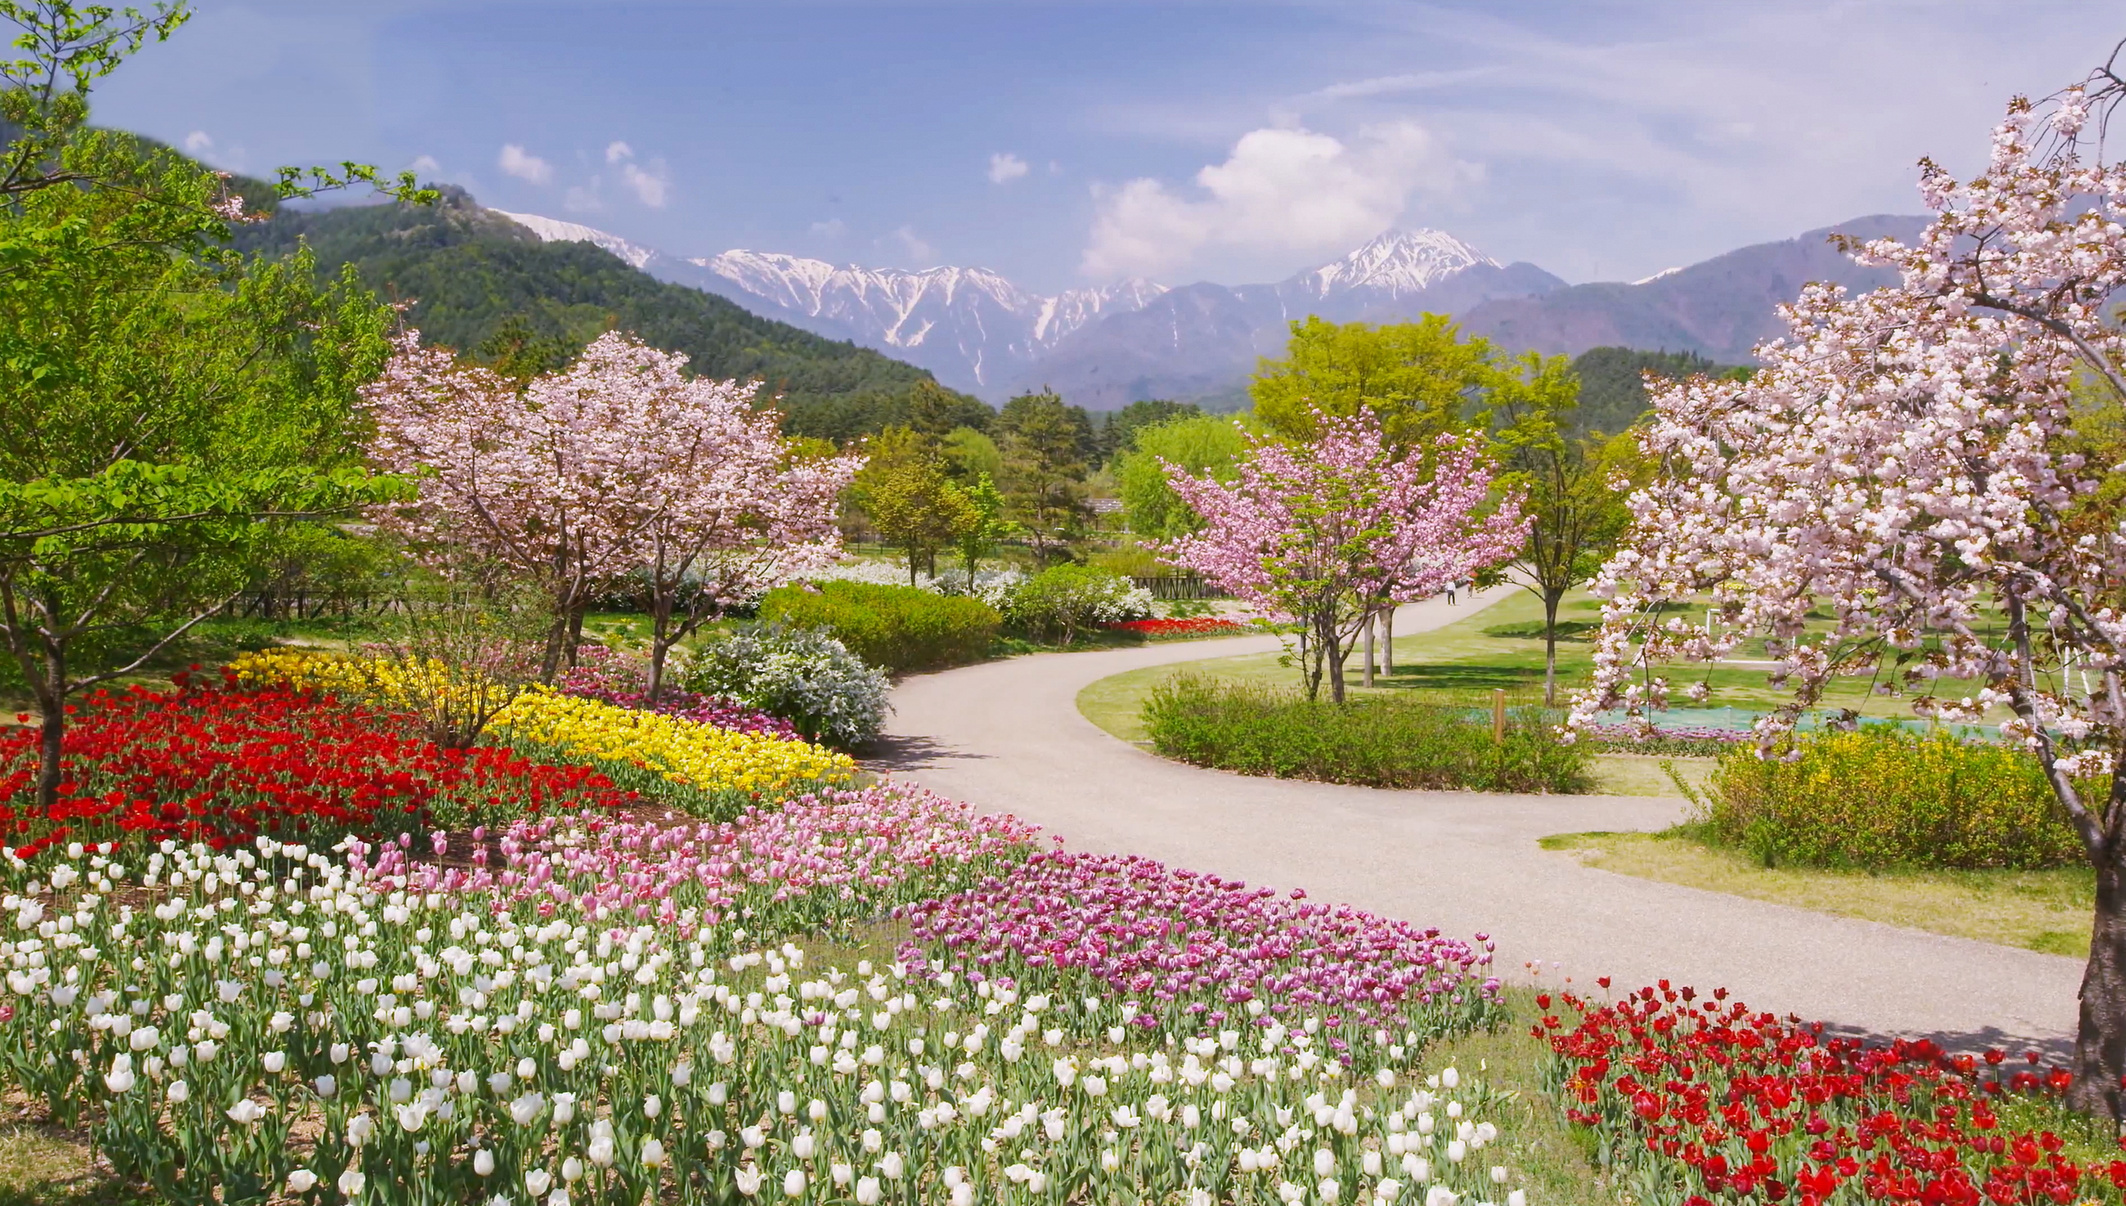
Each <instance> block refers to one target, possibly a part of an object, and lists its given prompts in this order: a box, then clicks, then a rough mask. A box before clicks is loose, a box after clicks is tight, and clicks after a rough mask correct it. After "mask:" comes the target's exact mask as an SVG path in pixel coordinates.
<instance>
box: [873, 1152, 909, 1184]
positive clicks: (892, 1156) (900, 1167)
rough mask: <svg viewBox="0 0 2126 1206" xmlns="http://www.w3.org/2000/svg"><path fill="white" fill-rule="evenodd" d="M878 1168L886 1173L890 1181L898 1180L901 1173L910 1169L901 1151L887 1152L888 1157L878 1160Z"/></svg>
mask: <svg viewBox="0 0 2126 1206" xmlns="http://www.w3.org/2000/svg"><path fill="white" fill-rule="evenodd" d="M878 1170H879V1171H880V1172H882V1173H884V1174H885V1175H886V1179H887V1180H888V1181H898V1180H900V1179H901V1174H902V1173H904V1172H906V1171H908V1169H907V1165H906V1164H905V1163H903V1162H902V1160H901V1154H900V1153H899V1152H887V1153H886V1158H885V1159H883V1160H880V1161H879V1162H878Z"/></svg>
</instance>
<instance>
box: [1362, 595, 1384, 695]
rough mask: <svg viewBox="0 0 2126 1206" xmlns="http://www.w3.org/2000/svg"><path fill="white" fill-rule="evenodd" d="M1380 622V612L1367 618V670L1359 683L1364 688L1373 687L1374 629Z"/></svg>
mask: <svg viewBox="0 0 2126 1206" xmlns="http://www.w3.org/2000/svg"><path fill="white" fill-rule="evenodd" d="M1379 622H1380V613H1379V612H1375V613H1373V614H1371V615H1369V616H1367V617H1366V623H1365V632H1366V668H1365V672H1364V673H1363V674H1362V675H1361V676H1360V678H1359V682H1360V684H1361V685H1363V686H1367V687H1370V686H1372V685H1373V628H1374V626H1375V625H1376V624H1378V623H1379Z"/></svg>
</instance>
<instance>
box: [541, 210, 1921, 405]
mask: <svg viewBox="0 0 2126 1206" xmlns="http://www.w3.org/2000/svg"><path fill="white" fill-rule="evenodd" d="M504 216H506V217H509V218H510V219H512V220H514V221H515V222H517V223H519V224H520V225H522V226H524V227H525V228H527V229H529V230H530V231H532V232H533V233H535V234H537V235H538V236H539V237H540V238H541V239H544V240H549V241H575V242H588V243H594V244H596V245H598V246H600V247H603V248H605V249H606V250H608V251H610V252H612V253H613V254H614V255H616V256H618V257H620V258H621V259H622V260H625V261H626V262H627V263H629V264H630V265H632V266H634V267H636V268H639V269H641V270H642V271H644V272H647V273H649V274H651V275H652V276H656V277H658V278H660V279H663V280H666V281H670V282H673V283H676V284H684V285H690V286H692V287H694V288H697V289H702V290H705V291H707V292H711V293H716V294H719V295H721V296H723V297H725V298H728V299H730V300H732V301H735V302H737V303H738V304H739V305H742V306H744V307H746V308H747V309H749V310H752V311H754V312H755V313H758V314H761V315H763V316H765V317H769V318H774V319H777V320H780V321H782V322H786V323H789V324H791V325H793V326H797V327H801V328H803V329H805V330H809V331H813V332H816V333H818V334H821V335H824V336H827V337H829V338H832V339H840V340H848V341H850V342H852V343H856V344H858V345H860V346H864V347H869V348H874V349H877V350H879V351H881V352H884V353H886V354H887V355H891V356H895V357H897V358H900V359H902V360H905V361H907V362H909V363H911V364H914V365H917V366H919V367H922V368H925V369H928V370H930V372H932V373H933V374H935V375H936V377H937V378H938V380H939V381H941V382H943V383H945V384H947V385H950V386H953V387H955V388H957V389H961V390H965V391H967V392H969V393H973V394H976V395H978V396H980V397H983V398H986V399H989V400H990V401H992V402H995V401H1001V400H1002V399H1003V398H1006V397H1009V396H1011V395H1012V394H1015V393H1020V392H1024V391H1027V390H1030V389H1039V388H1043V387H1047V388H1053V389H1055V390H1056V391H1057V392H1059V393H1061V394H1062V395H1063V396H1064V397H1065V398H1067V399H1069V400H1070V401H1072V402H1074V403H1077V404H1079V405H1082V406H1085V407H1088V408H1089V409H1094V410H1105V409H1113V408H1116V407H1120V406H1123V405H1126V404H1128V403H1129V402H1132V401H1136V400H1138V399H1141V398H1154V397H1159V398H1177V399H1190V400H1212V401H1216V400H1220V399H1222V398H1226V399H1230V398H1237V396H1238V394H1239V392H1240V390H1241V388H1242V387H1243V386H1244V385H1245V382H1246V380H1247V378H1248V375H1249V374H1250V373H1251V372H1252V371H1253V369H1254V367H1255V363H1256V360H1257V358H1258V357H1262V356H1276V355H1279V354H1281V352H1282V350H1283V347H1284V343H1285V339H1286V337H1287V335H1288V332H1289V329H1290V323H1291V322H1292V321H1293V320H1294V319H1298V318H1304V317H1306V316H1307V315H1310V314H1314V315H1320V316H1321V317H1323V318H1326V319H1330V320H1332V321H1336V322H1352V321H1368V322H1386V321H1395V320H1399V319H1407V318H1412V317H1415V316H1416V315H1418V314H1422V313H1443V314H1449V315H1453V316H1454V317H1455V318H1456V319H1457V320H1458V321H1459V322H1460V323H1461V325H1462V327H1463V329H1464V330H1465V331H1467V332H1469V333H1471V334H1479V335H1484V336H1487V337H1489V338H1491V339H1493V340H1494V341H1496V342H1497V343H1499V344H1500V345H1501V346H1502V347H1505V348H1507V349H1508V350H1510V351H1521V350H1526V349H1534V350H1537V351H1541V352H1545V353H1551V354H1565V355H1577V354H1578V353H1580V352H1583V351H1586V350H1587V349H1589V348H1592V347H1600V346H1625V347H1635V348H1646V349H1663V350H1668V351H1674V352H1687V353H1693V354H1696V355H1700V356H1704V357H1707V358H1709V359H1711V360H1715V361H1719V362H1722V363H1728V364H1738V363H1748V362H1749V361H1750V359H1751V349H1752V348H1753V347H1754V346H1755V345H1756V344H1758V343H1759V342H1761V341H1762V340H1764V339H1766V338H1769V337H1771V336H1774V335H1777V334H1779V333H1780V330H1781V327H1780V324H1779V321H1778V317H1777V314H1776V309H1775V308H1776V307H1777V306H1778V305H1779V304H1780V303H1782V302H1787V301H1791V300H1793V298H1794V297H1795V295H1796V294H1797V293H1798V292H1799V290H1800V288H1801V286H1802V285H1803V284H1805V283H1807V282H1809V281H1817V280H1828V281H1835V282H1837V283H1839V284H1843V285H1846V286H1848V287H1850V288H1854V289H1866V288H1873V287H1875V286H1876V285H1879V284H1883V283H1885V282H1886V281H1887V280H1888V277H1887V275H1886V274H1885V273H1883V272H1882V271H1881V270H1876V269H1863V268H1860V267H1859V266H1857V265H1855V264H1854V263H1853V262H1852V261H1850V260H1848V259H1847V258H1845V257H1844V256H1843V255H1841V254H1839V253H1838V252H1837V250H1836V249H1835V248H1833V247H1832V246H1831V244H1830V241H1829V236H1830V235H1831V234H1832V233H1833V232H1840V233H1846V234H1852V235H1859V236H1863V237H1870V238H1872V237H1878V236H1883V235H1889V236H1893V237H1898V238H1910V237H1912V236H1913V235H1915V234H1917V232H1918V231H1919V229H1920V228H1921V226H1922V225H1923V224H1924V221H1925V220H1924V219H1923V218H1918V217H1904V216H1897V215H1872V216H1868V217H1863V218H1856V219H1854V220H1852V221H1850V222H1844V223H1840V224H1838V225H1837V226H1835V227H1826V228H1823V229H1821V230H1812V231H1808V232H1806V233H1804V234H1801V235H1798V236H1796V237H1795V238H1792V239H1786V240H1782V241H1779V242H1773V243H1760V244H1756V245H1753V246H1749V247H1744V248H1740V249H1738V250H1736V251H1732V252H1729V253H1727V254H1725V255H1721V256H1718V257H1715V258H1713V259H1710V260H1706V261H1704V262H1702V263H1698V264H1693V265H1690V266H1688V267H1682V268H1673V269H1669V270H1668V271H1666V272H1662V273H1658V274H1656V275H1654V276H1652V277H1648V278H1646V279H1644V280H1641V281H1635V282H1631V283H1623V282H1596V283H1591V284H1582V285H1568V284H1567V283H1566V282H1564V281H1563V280H1561V279H1559V278H1558V277H1556V276H1554V275H1552V274H1551V273H1549V272H1546V271H1544V270H1543V269H1541V268H1539V267H1537V266H1536V265H1534V264H1529V263H1511V264H1501V263H1499V262H1498V261H1497V260H1495V259H1492V258H1491V257H1489V256H1487V255H1485V254H1483V253H1482V252H1481V251H1479V250H1477V249H1476V248H1474V247H1472V246H1470V245H1469V244H1467V243H1465V242H1463V241H1462V240H1460V239H1457V238H1455V237H1454V236H1452V235H1449V234H1446V233H1444V232H1441V231H1437V230H1425V229H1416V230H1392V231H1389V232H1387V233H1385V234H1382V235H1380V236H1378V237H1376V238H1374V239H1372V240H1371V241H1369V242H1367V243H1366V244H1365V245H1364V246H1362V247H1359V248H1358V249H1356V250H1354V251H1352V252H1351V253H1350V254H1348V255H1346V256H1344V257H1342V258H1340V259H1337V260H1334V261H1331V262H1329V263H1326V264H1322V265H1319V266H1317V267H1314V268H1310V269H1307V270H1306V271H1303V272H1299V273H1296V274H1294V275H1292V276H1290V277H1287V278H1286V279H1284V280H1282V281H1278V282H1275V283H1270V284H1259V285H1237V286H1229V285H1220V284H1213V283H1210V282H1198V283H1195V284H1190V285H1183V286H1180V287H1177V288H1169V287H1167V286H1165V285H1162V284H1158V283H1156V282H1152V281H1147V280H1127V281H1123V282H1121V283H1119V284H1116V285H1113V286H1108V287H1103V288H1088V289H1073V290H1067V291H1065V292H1062V293H1059V294H1052V295H1044V294H1039V293H1035V292H1032V291H1030V290H1026V289H1022V288H1020V287H1018V286H1017V285H1015V284H1013V283H1012V282H1011V281H1010V280H1008V279H1006V278H1005V277H1003V276H1001V275H999V274H998V273H995V272H992V271H989V270H987V269H983V268H959V267H936V268H926V269H921V270H908V269H900V268H866V267H860V266H856V265H843V266H836V265H834V264H830V263H827V262H826V261H823V260H815V259H807V258H804V257H800V256H793V255H785V254H781V253H776V252H763V251H752V250H743V249H736V250H731V251H725V252H723V253H721V254H718V255H714V256H702V257H693V258H688V257H680V256H674V255H669V254H667V253H664V252H661V251H658V250H656V249H653V248H648V247H643V246H641V245H638V244H635V243H632V242H629V241H628V240H626V239H622V238H620V237H618V236H616V235H612V234H608V233H606V232H604V231H600V230H596V229H594V228H592V227H588V226H583V225H580V224H577V223H573V222H564V221H560V220H557V219H552V218H546V217H541V216H539V215H536V214H507V215H504Z"/></svg>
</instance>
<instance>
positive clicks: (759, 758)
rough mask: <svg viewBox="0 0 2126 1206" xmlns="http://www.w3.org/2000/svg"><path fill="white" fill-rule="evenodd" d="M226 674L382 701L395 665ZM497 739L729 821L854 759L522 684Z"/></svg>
mask: <svg viewBox="0 0 2126 1206" xmlns="http://www.w3.org/2000/svg"><path fill="white" fill-rule="evenodd" d="M227 673H228V675H229V678H230V681H231V682H233V683H236V684H240V685H284V686H285V687H288V688H294V689H298V690H308V691H314V692H323V693H328V694H329V693H344V694H349V695H354V696H366V697H373V698H378V699H380V700H383V701H387V702H388V701H389V700H391V699H392V697H393V689H394V688H393V683H394V682H395V681H397V677H398V676H399V675H400V674H401V673H402V671H401V670H400V669H399V668H397V667H394V666H393V665H392V664H390V663H387V662H377V661H373V660H363V659H354V658H347V657H342V656H338V655H334V654H318V653H295V652H275V653H269V654H254V655H247V656H245V657H242V658H239V659H237V660H236V661H234V662H231V663H230V665H229V669H228V671H227ZM488 730H489V732H490V733H491V734H492V735H493V740H494V741H496V742H497V743H508V744H510V745H512V746H513V747H515V748H516V749H518V750H520V751H521V752H523V753H525V754H527V755H530V756H533V757H535V758H537V759H539V760H541V761H547V762H563V763H568V762H582V763H588V764H590V765H592V766H594V767H595V768H596V769H598V770H600V771H602V772H604V773H605V774H606V775H607V776H609V777H610V778H611V779H612V780H613V781H614V782H615V783H618V784H620V785H621V786H623V787H627V788H630V789H632V790H634V791H636V792H639V793H641V794H642V795H644V796H647V797H651V798H654V799H658V800H662V801H665V802H667V803H670V804H672V805H674V806H675V807H678V808H681V809H684V810H685V811H686V812H688V813H691V814H692V815H695V816H699V817H708V818H712V819H719V820H721V819H728V818H730V817H734V816H736V815H738V814H739V813H740V812H743V811H744V810H745V809H747V808H749V807H751V806H752V805H754V804H755V803H758V802H760V801H763V800H768V801H775V800H782V799H787V798H789V797H790V796H793V795H798V794H802V793H804V792H807V791H813V790H816V789H818V788H822V787H835V786H840V785H843V784H846V783H848V782H849V781H850V780H851V779H852V778H853V776H854V775H855V771H856V764H855V763H854V762H853V761H851V760H850V758H849V757H848V756H847V755H845V754H838V753H835V752H833V751H832V750H828V749H825V748H823V747H821V746H816V745H812V744H809V743H807V742H803V741H796V740H789V739H785V738H782V737H780V736H761V735H756V734H753V733H747V732H739V731H735V730H729V729H724V728H721V727H718V726H717V725H715V724H713V723H703V722H701V721H697V720H694V719H690V718H687V717H685V716H678V715H664V714H661V713H657V712H646V711H642V710H639V709H635V708H629V707H624V706H620V705H617V704H612V703H607V702H604V701H602V700H598V699H594V698H586V697H583V696H576V695H566V694H561V693H559V692H556V691H553V690H551V689H548V688H545V687H537V686H534V687H530V688H527V689H525V690H524V691H522V692H520V693H518V694H517V695H516V696H514V697H512V698H511V699H510V700H509V702H508V703H507V704H506V705H504V706H503V707H501V709H500V710H499V711H497V712H496V713H495V714H494V718H493V719H492V720H491V721H489V723H488Z"/></svg>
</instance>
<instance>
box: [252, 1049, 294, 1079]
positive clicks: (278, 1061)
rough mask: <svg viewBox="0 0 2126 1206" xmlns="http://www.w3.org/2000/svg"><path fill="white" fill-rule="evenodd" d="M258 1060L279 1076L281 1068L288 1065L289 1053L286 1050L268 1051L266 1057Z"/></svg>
mask: <svg viewBox="0 0 2126 1206" xmlns="http://www.w3.org/2000/svg"><path fill="white" fill-rule="evenodd" d="M258 1062H259V1063H261V1064H264V1065H265V1067H266V1071H268V1072H271V1073H273V1074H274V1075H275V1076H278V1075H280V1073H281V1069H283V1068H285V1067H287V1066H288V1053H287V1052H285V1051H268V1052H266V1054H265V1056H264V1058H262V1059H260V1060H259V1061H258Z"/></svg>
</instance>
